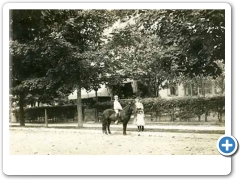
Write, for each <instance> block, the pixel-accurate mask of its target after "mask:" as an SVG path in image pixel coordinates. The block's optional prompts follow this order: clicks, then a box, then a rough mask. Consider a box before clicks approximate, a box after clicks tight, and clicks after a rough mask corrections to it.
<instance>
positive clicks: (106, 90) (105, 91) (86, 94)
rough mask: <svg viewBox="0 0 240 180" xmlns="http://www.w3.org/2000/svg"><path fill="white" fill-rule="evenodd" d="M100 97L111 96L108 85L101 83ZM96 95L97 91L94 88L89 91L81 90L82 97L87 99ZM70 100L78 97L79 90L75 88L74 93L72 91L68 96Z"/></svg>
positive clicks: (98, 93)
mask: <svg viewBox="0 0 240 180" xmlns="http://www.w3.org/2000/svg"><path fill="white" fill-rule="evenodd" d="M97 95H98V97H111V96H112V95H111V91H110V90H109V88H107V87H106V85H100V88H99V89H98V91H97ZM95 96H96V92H95V91H94V90H92V91H90V92H87V91H86V90H85V89H82V90H81V97H82V99H87V98H94V97H95ZM68 99H69V100H75V99H77V90H75V91H74V92H73V93H71V94H70V95H69V96H68Z"/></svg>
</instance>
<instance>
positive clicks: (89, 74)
mask: <svg viewBox="0 0 240 180" xmlns="http://www.w3.org/2000/svg"><path fill="white" fill-rule="evenodd" d="M11 13H12V16H11V17H12V19H11V22H10V25H11V26H10V27H11V37H10V39H11V43H10V53H11V55H12V56H11V57H12V64H11V67H12V68H11V71H12V73H11V74H12V80H13V83H12V93H13V94H18V95H20V97H24V95H26V94H27V93H29V92H34V91H35V92H37V93H38V94H40V95H43V94H48V95H50V94H51V95H52V94H53V95H64V94H67V93H70V92H72V91H73V90H74V89H75V88H77V89H78V99H77V108H78V126H79V127H82V122H83V121H82V105H81V94H80V93H81V91H80V90H81V88H85V89H87V90H90V89H92V88H96V86H97V85H98V84H99V83H100V82H101V81H102V80H101V79H100V76H99V72H101V73H102V72H104V71H102V69H103V67H104V64H105V58H104V55H103V54H104V50H102V49H103V48H102V47H103V45H104V42H103V38H104V37H103V31H104V30H105V29H106V28H108V27H109V26H111V24H112V23H113V22H114V21H115V18H114V17H115V16H114V13H113V12H111V11H105V10H41V11H40V10H36V11H28V10H26V11H23V10H20V11H19V10H13V11H12V12H11ZM102 77H104V76H102ZM22 94H24V95H22ZM20 99H21V98H20ZM22 99H23V98H22ZM22 101H23V100H21V101H20V102H22ZM20 111H21V112H22V115H21V116H20V122H21V125H24V118H23V105H22V104H21V103H20Z"/></svg>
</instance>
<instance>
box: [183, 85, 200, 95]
mask: <svg viewBox="0 0 240 180" xmlns="http://www.w3.org/2000/svg"><path fill="white" fill-rule="evenodd" d="M184 93H185V96H197V95H198V86H197V85H195V84H185V86H184Z"/></svg>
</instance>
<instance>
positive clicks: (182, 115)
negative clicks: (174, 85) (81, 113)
mask: <svg viewBox="0 0 240 180" xmlns="http://www.w3.org/2000/svg"><path fill="white" fill-rule="evenodd" d="M128 102H129V101H126V100H125V101H124V100H120V103H121V105H122V106H123V107H124V106H126V105H127V103H128ZM142 103H143V105H144V111H145V113H152V112H156V114H157V115H159V116H161V114H164V113H165V114H167V115H169V116H170V117H171V120H174V119H175V118H176V117H178V118H179V119H180V120H190V118H193V117H198V120H199V121H200V118H201V115H203V114H205V121H207V115H208V114H209V112H213V113H217V114H218V119H219V121H222V115H223V114H224V110H225V96H216V97H178V98H171V99H161V98H144V99H143V100H142ZM95 108H97V109H98V110H99V111H104V110H105V109H109V108H113V102H104V103H97V104H95Z"/></svg>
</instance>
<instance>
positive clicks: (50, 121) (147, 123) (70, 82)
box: [9, 8, 231, 156]
mask: <svg viewBox="0 0 240 180" xmlns="http://www.w3.org/2000/svg"><path fill="white" fill-rule="evenodd" d="M225 58H226V56H225V9H209V8H208V9H177V8H176V9H134V8H133V9H47V8H46V9H10V10H9V85H10V86H9V154H10V155H34V156H37V155H219V152H218V149H217V148H216V142H217V140H218V139H219V138H220V137H221V136H222V135H224V134H225V63H226V62H225ZM228 60H229V61H231V59H228ZM229 120H230V121H231V119H229Z"/></svg>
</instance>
